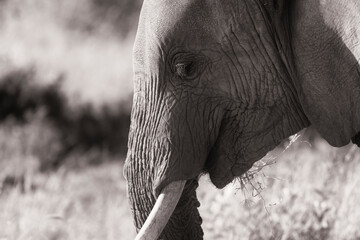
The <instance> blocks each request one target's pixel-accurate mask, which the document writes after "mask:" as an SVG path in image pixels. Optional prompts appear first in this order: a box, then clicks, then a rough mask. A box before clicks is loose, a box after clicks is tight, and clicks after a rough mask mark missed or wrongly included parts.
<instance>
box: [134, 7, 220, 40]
mask: <svg viewBox="0 0 360 240" xmlns="http://www.w3.org/2000/svg"><path fill="white" fill-rule="evenodd" d="M208 5H209V4H208V3H207V1H204V0H146V1H145V2H144V8H143V13H142V16H141V18H142V19H141V20H142V21H143V22H144V25H146V26H144V27H146V31H145V32H146V34H147V35H154V36H155V37H157V38H168V37H180V34H186V36H187V37H189V36H194V35H199V34H201V35H202V36H204V35H210V34H211V33H212V31H213V27H214V26H213V25H212V24H211V23H212V22H213V20H212V19H213V18H212V17H211V8H209V6H208Z"/></svg>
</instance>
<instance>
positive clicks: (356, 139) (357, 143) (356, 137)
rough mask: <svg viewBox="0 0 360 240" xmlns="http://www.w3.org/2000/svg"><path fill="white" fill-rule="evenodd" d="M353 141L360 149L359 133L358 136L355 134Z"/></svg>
mask: <svg viewBox="0 0 360 240" xmlns="http://www.w3.org/2000/svg"><path fill="white" fill-rule="evenodd" d="M351 141H352V142H353V143H354V144H356V145H357V146H358V147H360V132H358V133H357V134H355V135H354V136H353V137H352V138H351Z"/></svg>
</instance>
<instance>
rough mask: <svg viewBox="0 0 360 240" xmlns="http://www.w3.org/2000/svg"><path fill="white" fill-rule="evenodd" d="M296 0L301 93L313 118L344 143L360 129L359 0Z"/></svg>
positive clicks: (294, 14)
mask: <svg viewBox="0 0 360 240" xmlns="http://www.w3.org/2000/svg"><path fill="white" fill-rule="evenodd" d="M295 2H296V3H294V5H293V6H292V7H291V31H292V33H291V34H292V35H291V41H292V42H291V44H292V50H293V55H294V58H293V59H294V61H295V62H294V64H295V74H296V76H297V77H296V82H295V86H296V88H297V92H298V95H299V99H300V102H301V105H302V107H303V110H304V112H305V114H306V115H307V117H308V118H309V120H310V122H311V124H312V125H313V126H315V128H316V129H317V130H318V131H319V133H320V134H321V135H322V136H323V137H324V138H325V139H326V140H327V141H328V142H329V143H330V144H331V145H333V146H338V147H340V146H343V145H346V144H347V143H348V142H349V140H350V139H351V138H352V137H353V136H355V135H356V134H357V133H358V132H359V131H360V77H359V73H360V67H359V63H358V60H357V59H360V45H359V37H360V28H359V26H360V14H359V11H358V10H359V9H360V3H356V2H355V1H352V0H350V1H349V2H348V1H335V0H331V1H326V5H324V4H323V3H319V2H321V1H314V0H303V1H300V0H299V1H295ZM336 2H338V3H336ZM351 2H353V3H352V5H356V6H352V5H351ZM354 2H355V3H354ZM338 5H341V6H338ZM350 5H351V6H350ZM356 8H357V9H356ZM339 9H340V10H341V9H342V10H341V11H345V12H343V13H344V15H341V14H340V13H339V12H341V11H340V10H339ZM345 15H346V16H345ZM351 26H352V27H351Z"/></svg>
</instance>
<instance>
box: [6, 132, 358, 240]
mask: <svg viewBox="0 0 360 240" xmlns="http://www.w3.org/2000/svg"><path fill="white" fill-rule="evenodd" d="M33 128H36V126H33ZM7 129H9V128H7ZM13 131H14V130H13ZM16 131H18V132H21V131H23V133H22V134H23V135H21V134H19V133H17V134H14V135H8V136H11V138H12V139H13V140H12V141H13V142H12V143H11V144H10V145H12V146H14V145H16V138H18V139H24V134H26V130H24V129H22V130H21V129H18V130H16ZM30 132H31V133H34V132H36V131H34V129H33V130H32V131H30ZM4 134H5V133H4V132H1V133H0V135H1V136H4ZM29 134H30V133H29ZM47 134H48V135H49V136H48V137H44V139H51V133H47ZM30 135H31V134H30ZM44 136H46V135H44ZM25 139H26V138H25ZM30 142H31V141H30V140H28V142H27V143H26V141H25V143H24V142H23V146H29V144H30ZM0 147H1V148H2V149H6V148H7V149H10V148H9V146H7V147H6V146H5V143H2V144H0ZM15 153H16V154H15ZM20 153H23V154H22V155H21V154H20V155H19V151H17V152H16V151H14V150H11V149H10V150H9V151H7V158H6V156H4V154H3V156H2V160H4V159H6V161H1V162H0V163H2V166H3V167H2V169H8V170H7V171H2V172H1V173H2V175H1V179H2V181H1V183H2V185H1V194H0V226H2V227H1V228H0V239H8V240H17V239H27V240H29V239H50V240H55V239H57V240H58V239H79V240H81V239H84V240H85V239H87V240H88V239H99V240H100V239H101V240H108V239H125V240H126V239H133V238H134V236H135V229H134V227H133V225H132V217H131V215H130V211H129V207H128V204H127V199H126V184H125V180H124V178H123V176H122V163H121V162H116V161H115V162H114V161H111V159H105V160H107V161H105V162H106V163H103V164H100V165H96V166H91V165H89V164H85V165H81V164H78V165H76V164H75V165H74V163H76V162H77V163H81V162H82V161H84V162H86V161H87V160H88V159H90V158H109V157H107V156H106V155H99V154H97V153H91V152H87V153H85V154H84V155H79V156H73V159H70V160H69V161H68V163H69V164H70V165H69V164H65V165H63V166H62V167H61V168H59V169H58V170H57V171H55V172H48V173H39V172H38V171H37V169H36V166H37V165H36V162H37V156H36V155H33V156H31V154H29V153H31V151H30V152H29V151H20ZM267 157H268V158H270V159H271V161H275V163H273V164H271V165H269V166H266V167H265V168H264V169H263V170H262V171H261V172H259V173H258V174H257V175H256V176H255V178H253V180H252V182H251V184H247V185H246V186H245V188H244V189H242V190H241V189H240V187H241V185H240V184H239V182H234V183H233V184H230V185H229V186H227V187H226V188H225V189H222V190H218V189H215V187H214V186H213V185H212V184H211V183H210V181H209V179H208V177H207V176H203V177H202V178H201V180H200V187H199V189H198V197H199V199H200V202H201V207H200V213H201V215H202V217H203V224H202V226H203V229H204V232H205V239H210V240H212V239H214V240H215V239H224V240H225V239H226V240H231V239H254V240H255V239H256V240H257V239H265V240H267V239H268V240H270V239H274V240H275V239H281V240H283V239H286V240H290V239H319V240H323V239H340V240H342V239H343V240H347V239H359V237H360V230H359V229H358V226H359V224H360V211H357V210H356V209H357V207H358V206H357V205H358V199H359V198H360V190H359V188H358V186H359V183H360V176H359V174H358V172H359V171H360V165H359V164H357V162H358V161H359V158H360V151H359V149H358V148H357V147H355V146H353V145H349V146H346V147H344V148H340V149H335V148H332V147H330V146H329V145H328V144H327V143H326V142H325V141H323V140H321V139H317V140H316V141H315V142H314V143H313V144H312V145H309V144H308V143H305V142H302V141H300V140H298V141H297V142H296V143H295V144H293V146H291V147H290V148H288V149H287V150H286V151H285V152H282V149H280V150H275V151H273V152H271V153H270V154H269V155H268V156H267ZM19 158H21V160H19ZM24 163H25V164H24ZM24 166H26V167H24ZM6 167H7V168H6ZM31 169H33V170H31ZM5 173H6V174H5ZM4 174H5V175H6V176H8V178H6V176H5V175H4ZM9 176H15V177H13V178H14V179H15V180H13V181H11V178H9Z"/></svg>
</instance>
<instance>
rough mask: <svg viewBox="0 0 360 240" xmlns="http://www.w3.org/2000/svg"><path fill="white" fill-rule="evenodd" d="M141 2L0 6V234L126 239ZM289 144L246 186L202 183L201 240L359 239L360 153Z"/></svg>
mask: <svg viewBox="0 0 360 240" xmlns="http://www.w3.org/2000/svg"><path fill="white" fill-rule="evenodd" d="M141 4H142V1H141V0H51V1H48V0H0V149H1V151H0V239H9V240H15V239H23V240H29V239H50V240H60V239H86V240H89V239H99V240H100V239H101V240H104V239H108V240H110V239H122V240H123V239H125V240H126V239H133V238H134V236H135V230H134V227H133V225H132V220H131V216H130V213H129V207H128V204H127V200H126V189H125V180H124V178H123V176H122V164H123V160H124V156H125V153H126V144H127V134H128V127H129V120H130V109H131V95H132V69H131V65H132V63H131V50H132V43H133V39H134V34H135V31H136V26H137V18H138V14H139V10H140V7H141ZM294 139H295V138H293V140H294ZM293 140H291V141H290V142H295V143H293V144H292V145H291V146H290V147H288V145H289V141H285V142H284V144H283V145H281V146H280V147H279V148H277V149H276V150H274V151H273V152H271V153H270V154H269V155H268V156H267V157H266V158H265V159H264V162H268V163H269V162H270V163H273V164H270V166H267V167H264V169H263V171H261V172H260V173H258V174H255V176H254V177H255V178H254V179H252V180H251V181H250V182H248V183H247V184H246V188H245V189H244V190H239V189H238V188H239V187H240V184H239V183H236V182H235V183H234V184H231V185H230V186H228V187H227V188H225V189H223V190H217V189H215V188H214V187H213V186H212V185H211V184H210V182H209V180H208V179H207V177H206V176H204V177H202V179H201V184H200V187H199V191H198V195H199V198H200V201H201V203H202V206H201V208H200V211H201V214H202V216H203V220H204V223H203V228H204V231H205V239H226V240H227V239H288V240H290V239H359V238H360V233H359V230H358V226H359V219H360V216H359V211H357V210H356V209H357V199H359V196H360V192H359V191H358V188H357V186H358V184H359V180H360V179H359V177H358V176H359V175H358V174H357V172H359V170H360V169H359V167H358V164H357V162H358V161H359V159H358V158H359V156H360V155H359V150H358V149H357V148H355V147H354V146H352V145H349V146H346V147H344V148H341V149H334V148H331V147H330V146H329V145H327V143H325V142H324V141H323V140H322V139H321V138H319V137H318V136H317V134H316V133H315V132H314V131H311V130H310V131H309V130H307V132H303V133H301V137H300V138H297V140H296V141H293ZM274 162H276V163H274ZM261 163H262V162H260V163H259V164H261Z"/></svg>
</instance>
